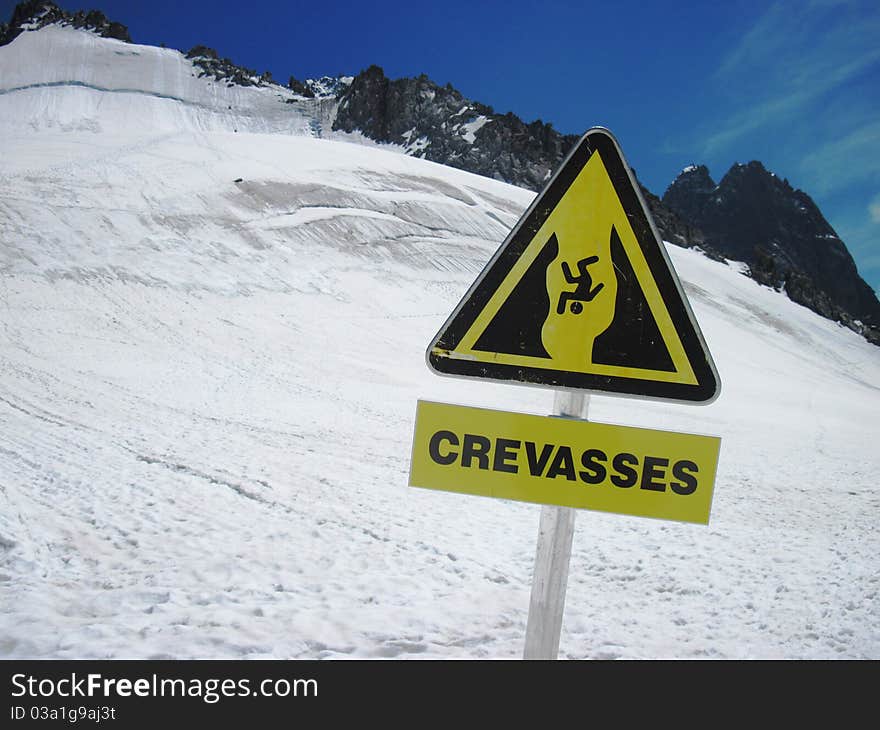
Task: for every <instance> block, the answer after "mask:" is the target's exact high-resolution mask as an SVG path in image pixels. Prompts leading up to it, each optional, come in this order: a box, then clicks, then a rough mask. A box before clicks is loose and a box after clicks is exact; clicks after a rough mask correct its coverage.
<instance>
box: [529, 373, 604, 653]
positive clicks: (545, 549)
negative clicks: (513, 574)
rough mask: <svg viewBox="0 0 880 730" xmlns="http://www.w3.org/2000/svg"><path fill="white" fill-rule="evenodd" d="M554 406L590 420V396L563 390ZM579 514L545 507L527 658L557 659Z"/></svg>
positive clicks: (559, 412) (556, 412)
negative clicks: (572, 545)
mask: <svg viewBox="0 0 880 730" xmlns="http://www.w3.org/2000/svg"><path fill="white" fill-rule="evenodd" d="M553 406H554V407H553V413H554V415H557V416H567V417H569V418H582V419H584V420H586V418H587V411H588V410H589V407H590V396H589V395H587V394H585V393H573V392H570V391H565V390H559V391H557V392H556V396H555V398H554V404H553ZM575 514H576V512H575V510H574V509H573V508H571V507H558V506H556V505H552V504H545V505H544V506H543V507H542V508H541V522H540V525H539V527H538V547H537V551H536V553H535V570H534V573H533V574H532V597H531V600H530V601H529V618H528V623H527V624H526V644H525V649H524V651H523V659H556V658H557V656H558V654H559V637H560V635H561V633H562V614H563V611H564V610H565V590H566V586H567V584H568V565H569V561H570V559H571V542H572V538H573V537H574V518H575Z"/></svg>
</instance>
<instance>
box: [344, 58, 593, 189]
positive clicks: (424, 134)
mask: <svg viewBox="0 0 880 730" xmlns="http://www.w3.org/2000/svg"><path fill="white" fill-rule="evenodd" d="M333 129H335V130H342V131H345V132H353V131H355V130H360V131H361V132H362V133H363V134H365V135H366V136H367V137H370V138H371V139H374V140H376V141H378V142H391V143H393V144H397V145H401V146H402V147H404V148H406V149H407V151H408V152H409V153H410V154H413V155H415V156H418V157H422V158H424V159H426V160H432V161H434V162H440V163H442V164H446V165H450V166H452V167H457V168H459V169H462V170H468V171H470V172H475V173H477V174H479V175H485V176H487V177H492V178H495V179H498V180H503V181H505V182H509V183H512V184H514V185H519V186H520V187H525V188H529V189H530V190H537V189H540V188H541V187H543V185H544V183H545V182H546V181H547V180H548V179H549V177H550V175H551V174H552V172H553V170H554V169H555V168H556V167H557V166H558V165H559V163H560V162H561V161H562V159H563V157H564V156H565V155H566V154H567V153H568V151H569V149H570V148H571V147H572V145H573V144H574V143H575V142H576V141H577V139H578V138H577V137H576V136H575V135H563V134H560V133H559V132H557V131H556V130H554V129H553V128H552V126H551V125H549V124H544V123H543V122H541V121H540V120H539V121H536V122H532V123H531V124H525V123H524V122H523V121H522V120H520V119H519V118H518V117H516V116H514V115H513V114H504V115H502V114H496V113H495V112H494V111H493V110H492V108H491V107H489V106H486V105H485V104H480V103H478V102H474V101H471V100H469V99H466V98H464V97H463V96H462V95H461V93H460V92H458V91H457V90H455V89H454V88H452V86H450V85H448V84H447V85H446V86H439V85H437V84H435V83H434V82H433V81H431V80H430V79H429V78H428V77H427V76H424V75H422V76H419V77H417V78H404V79H397V80H394V81H392V80H390V79H388V78H387V77H386V76H385V74H384V72H383V71H382V69H381V68H379V67H378V66H371V67H370V68H368V69H367V70H366V71H363V72H361V73H360V74H358V75H357V76H356V77H355V78H354V81H353V82H352V83H351V85H350V86H349V87H348V89H347V90H345V91H344V92H343V94H342V95H341V97H340V100H339V111H338V114H337V116H336V121H335V122H334V124H333Z"/></svg>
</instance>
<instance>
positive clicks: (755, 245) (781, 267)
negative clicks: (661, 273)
mask: <svg viewBox="0 0 880 730" xmlns="http://www.w3.org/2000/svg"><path fill="white" fill-rule="evenodd" d="M662 201H663V203H664V204H665V205H666V206H668V207H669V208H671V209H672V210H674V211H675V212H677V213H678V214H679V215H680V216H682V217H683V218H684V219H686V220H688V221H692V222H693V223H694V224H695V225H696V226H698V227H699V229H700V230H701V231H702V233H703V234H704V236H705V237H706V244H707V245H708V246H710V247H711V248H714V249H715V250H717V251H719V252H720V253H721V254H723V255H724V256H726V257H727V258H730V259H734V260H736V261H743V262H745V263H746V264H747V265H748V266H749V270H750V274H751V276H752V278H754V279H756V280H757V281H759V282H760V283H762V284H767V285H769V286H772V287H774V288H777V289H780V290H784V291H785V292H786V293H787V294H788V296H789V298H791V299H792V300H793V301H795V302H798V303H799V304H802V305H804V306H806V307H809V308H810V309H812V310H813V311H815V312H817V313H819V314H821V315H822V316H824V317H827V318H829V319H833V320H837V321H839V322H842V323H844V324H846V325H847V326H849V327H851V328H852V329H855V330H856V331H859V332H861V333H862V334H864V335H865V337H866V338H867V339H869V340H870V341H872V342H875V343H877V344H880V302H878V301H877V297H876V295H875V294H874V292H873V290H872V289H871V287H870V286H868V284H867V283H866V282H865V281H864V280H863V279H862V278H861V277H860V276H859V274H858V271H857V269H856V265H855V262H854V261H853V258H852V256H851V255H850V254H849V252H848V251H847V249H846V246H845V245H844V243H843V241H841V240H840V238H839V237H838V235H837V233H836V232H835V231H834V229H833V228H832V227H831V225H830V224H829V223H828V221H827V220H825V218H824V217H823V215H822V213H821V212H820V211H819V208H818V207H817V206H816V204H815V203H814V202H813V200H812V199H811V198H810V196H809V195H807V194H806V193H805V192H803V191H802V190H797V189H795V188H793V187H792V186H791V185H790V184H789V182H788V180H785V179H781V178H779V177H777V176H776V175H774V174H773V173H772V172H769V171H767V170H766V169H765V168H764V166H763V165H762V164H761V163H760V162H757V161H753V162H749V163H748V164H745V165H741V164H735V165H733V167H731V168H730V170H729V171H728V172H727V174H726V175H725V176H724V177H723V178H722V180H721V182H720V183H718V184H716V183H715V182H714V180H712V178H711V176H710V175H709V170H708V169H707V168H706V167H705V165H698V166H696V165H692V166H689V167H687V168H685V169H684V170H683V171H682V172H681V174H680V175H679V176H678V177H677V178H676V179H675V180H674V181H673V183H672V184H671V185H670V186H669V188H668V189H667V190H666V192H665V193H664V195H663V198H662ZM860 323H861V324H860Z"/></svg>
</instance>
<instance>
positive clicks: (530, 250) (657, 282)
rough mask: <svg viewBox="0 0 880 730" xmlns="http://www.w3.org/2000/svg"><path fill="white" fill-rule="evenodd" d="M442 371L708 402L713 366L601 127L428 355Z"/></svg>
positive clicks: (714, 380) (713, 387)
mask: <svg viewBox="0 0 880 730" xmlns="http://www.w3.org/2000/svg"><path fill="white" fill-rule="evenodd" d="M427 358H428V364H429V366H430V367H431V368H432V369H433V370H434V371H435V372H438V373H440V374H444V375H459V376H464V377H476V378H484V379H489V380H500V381H508V382H518V383H524V384H529V385H542V386H548V387H554V388H572V389H583V390H594V391H602V392H606V393H614V394H621V395H634V396H641V397H645V398H659V399H664V400H674V401H685V402H709V401H711V400H714V399H715V398H716V397H717V395H718V392H719V389H720V381H719V379H718V375H717V372H716V370H715V366H714V363H713V362H712V358H711V356H710V354H709V351H708V349H707V347H706V344H705V341H704V339H703V336H702V333H701V332H700V330H699V327H698V325H697V323H696V320H695V319H694V317H693V314H692V312H691V309H690V307H689V305H688V303H687V299H686V298H685V295H684V291H683V289H682V287H681V284H680V283H679V281H678V277H677V276H676V275H675V271H674V269H673V268H672V264H671V262H670V260H669V257H668V254H667V253H666V249H665V247H664V245H663V243H662V242H661V240H660V237H659V235H658V234H657V231H656V227H655V226H654V223H653V221H652V220H651V216H650V214H649V212H648V210H647V207H646V205H645V203H644V201H643V199H642V196H641V193H640V192H639V189H638V186H637V184H636V182H635V179H634V177H633V175H632V172H631V170H630V168H629V166H628V165H627V163H626V161H625V160H624V158H623V155H622V153H621V151H620V147H619V146H618V144H617V141H616V140H615V139H614V137H613V136H612V135H611V133H610V132H609V131H608V130H606V129H602V128H598V127H596V128H593V129H591V130H590V131H588V132H587V133H586V134H585V135H584V136H583V137H582V138H581V140H580V141H579V142H578V144H577V145H576V146H575V148H574V150H572V152H571V154H570V155H569V156H568V158H567V159H566V160H565V162H564V163H563V164H562V166H561V167H560V169H559V170H558V171H557V173H556V174H555V175H554V177H553V179H552V180H551V181H550V182H549V183H548V185H547V187H546V188H545V189H544V190H543V191H542V192H541V193H540V195H538V197H537V198H536V199H535V202H534V203H532V205H531V207H530V208H529V209H528V210H527V211H526V212H525V214H524V215H523V217H522V218H521V219H520V220H519V222H518V223H517V225H516V226H515V227H514V229H513V231H512V232H511V233H510V235H509V236H508V237H507V239H506V240H505V241H504V243H503V244H502V245H501V247H500V248H499V249H498V251H497V252H496V254H495V256H493V258H492V260H491V261H490V262H489V263H488V265H487V266H486V268H485V269H484V270H483V272H482V274H480V276H479V277H478V278H477V280H476V281H475V282H474V284H473V285H472V286H471V289H470V291H469V292H468V293H467V294H466V295H465V297H464V299H462V301H461V303H460V304H459V305H458V307H457V308H456V309H455V311H454V312H453V313H452V315H451V316H450V318H449V319H448V320H447V322H446V324H444V326H443V328H442V329H441V330H440V333H439V334H438V335H437V337H435V338H434V341H433V342H432V343H431V346H430V347H429V348H428V353H427Z"/></svg>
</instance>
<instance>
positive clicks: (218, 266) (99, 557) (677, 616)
mask: <svg viewBox="0 0 880 730" xmlns="http://www.w3.org/2000/svg"><path fill="white" fill-rule="evenodd" d="M59 48H60V49H63V53H62V52H61V51H60V50H58V49H59ZM125 50H128V51H136V52H138V53H139V54H141V55H140V56H138V57H137V58H135V57H131V58H128V57H120V61H119V65H113V64H111V65H110V66H107V67H104V66H101V65H100V63H102V62H101V61H100V59H104V58H108V57H109V55H108V54H116V53H117V51H125ZM55 53H58V54H60V55H59V56H58V60H53V59H55V58H56V57H55V56H53V54H55ZM174 53H175V52H171V51H166V50H164V49H148V48H146V47H142V46H129V45H126V44H119V43H117V42H116V41H112V40H106V39H97V38H95V37H94V36H92V35H90V34H88V33H85V32H82V31H74V30H71V29H63V30H61V29H57V28H47V29H44V30H41V31H37V32H33V33H25V34H23V35H22V36H20V37H19V38H18V39H16V40H15V41H14V42H13V43H12V44H11V45H10V46H8V47H5V48H0V85H2V89H0V161H2V162H0V656H4V657H62V658H85V657H119V658H147V657H177V658H185V657H247V658H261V657H280V658H314V657H328V658H333V657H337V658H338V657H401V658H424V657H473V658H479V657H493V658H495V657H501V658H507V657H510V658H514V657H518V656H519V655H520V654H521V651H522V646H523V636H524V628H525V621H526V618H527V611H528V602H529V590H530V581H531V570H532V565H533V560H534V549H535V538H536V534H537V524H538V515H539V512H540V507H538V506H536V505H529V504H521V503H512V502H505V501H500V500H489V499H481V498H477V497H467V496H462V495H456V494H446V493H434V492H429V491H425V490H417V489H409V488H408V487H406V483H407V474H408V469H409V453H410V446H411V438H412V426H413V417H414V413H415V404H416V400H417V399H418V398H423V399H431V400H439V401H446V402H452V403H462V404H468V405H476V406H485V407H491V408H498V409H508V410H517V411H523V412H530V413H547V412H549V411H550V409H551V407H552V400H553V396H552V393H551V392H549V391H542V390H537V389H529V388H519V387H515V386H510V385H498V384H479V383H476V384H475V383H470V382H465V381H461V380H453V379H444V378H438V377H436V376H433V375H432V374H430V373H429V372H428V370H427V368H426V366H425V363H424V349H425V347H426V345H427V344H428V342H429V340H430V338H431V337H432V336H433V335H434V334H435V332H436V331H437V329H438V328H439V326H440V325H441V324H442V322H443V321H444V320H445V318H446V316H447V315H448V314H449V312H450V311H451V310H452V308H453V307H454V306H455V304H456V303H457V302H458V300H459V298H460V296H461V295H462V294H463V293H464V292H465V291H466V290H467V288H468V286H469V285H470V283H471V282H472V281H473V279H474V278H475V276H476V274H477V273H478V271H479V270H480V269H481V268H482V266H483V265H484V264H485V262H486V261H487V260H488V259H489V257H490V256H491V254H492V253H493V251H494V250H495V248H496V247H497V245H498V244H499V243H500V242H501V241H502V240H503V238H504V236H505V234H506V232H507V230H509V228H510V227H511V226H512V225H513V223H514V222H515V221H516V220H517V218H518V216H519V214H520V213H521V212H522V211H523V210H524V208H525V207H526V206H527V205H528V203H529V202H530V201H531V199H532V194H531V193H529V192H527V191H523V190H519V189H516V188H513V187H511V186H507V185H504V184H502V183H499V182H495V181H492V180H488V179H485V178H480V177H477V176H474V175H471V174H468V173H465V172H461V171H458V170H454V169H451V168H446V167H443V166H440V165H436V164H433V163H428V162H424V161H422V160H418V159H413V158H410V157H406V156H403V155H400V154H390V153H388V152H387V151H383V150H380V149H376V148H371V147H367V146H358V145H353V144H346V143H343V142H338V141H328V140H321V139H314V138H312V137H311V135H312V134H313V131H314V129H313V126H311V125H310V124H309V119H308V115H307V114H305V113H303V114H300V113H299V112H298V111H297V104H284V103H283V102H278V106H277V108H278V109H280V110H281V111H279V112H278V116H273V114H274V113H275V112H274V111H269V110H271V109H276V107H274V106H273V104H275V100H273V99H272V98H270V97H271V94H272V93H275V92H270V91H266V90H254V89H251V90H241V89H226V88H225V87H224V88H222V89H221V88H217V89H215V90H214V91H215V92H216V94H217V98H216V99H213V100H212V99H211V98H210V97H209V96H203V95H202V94H203V93H204V94H207V93H208V92H206V91H205V85H206V84H208V82H207V81H206V80H204V79H202V80H198V83H197V81H196V80H193V81H192V82H191V83H192V86H188V84H190V82H188V81H186V74H187V73H189V72H188V71H187V68H186V66H185V65H182V64H183V61H181V60H180V57H179V54H177V55H176V56H175V55H174ZM34 54H42V55H41V56H35V55H34ZM78 54H79V55H78ZM74 57H76V58H80V60H79V61H77V62H76V63H74V62H73V61H72V60H71V59H72V58H74ZM36 58H44V59H48V60H46V62H45V63H36V62H35V59H36ZM96 59H97V60H96ZM128 62H130V63H131V64H133V65H132V66H131V70H129V71H126V72H125V73H124V74H123V72H122V71H120V70H119V69H120V68H122V64H123V63H128ZM141 63H142V64H143V65H140V64H141ZM171 66H175V67H177V68H178V70H179V73H177V72H175V73H177V75H176V76H175V74H174V73H172V72H171V71H169V70H168V68H169V67H171ZM25 67H27V68H25ZM126 75H127V77H126V78H123V76H126ZM134 78H138V79H142V81H141V82H139V83H140V86H138V90H137V91H130V89H132V88H134V86H133V85H132V79H134ZM189 78H192V77H189ZM71 79H73V80H75V81H77V82H82V84H88V87H87V86H85V85H78V84H73V85H71V84H70V83H67V82H68V81H70V80H71ZM148 80H149V83H148ZM62 82H63V83H62ZM48 84H54V85H48ZM115 84H119V85H115ZM199 84H201V85H199ZM25 87H27V88H25ZM123 88H124V89H129V91H120V90H119V89H123ZM102 89H104V90H102ZM148 90H149V93H146V92H147V91H148ZM246 92H247V93H246ZM212 93H214V92H212ZM231 94H240V95H241V96H240V97H239V103H238V105H232V104H227V106H230V105H232V106H234V107H236V108H240V109H245V110H251V111H246V112H241V113H236V114H237V116H235V118H234V119H232V118H231V117H229V115H227V116H224V113H223V108H222V107H223V104H224V103H226V102H227V101H229V100H230V99H231V98H232V97H231V96H228V95H231ZM270 102H271V103H270ZM264 103H265V110H266V111H265V113H264V107H263V106H262V105H263V104H264ZM229 111H230V110H229V109H227V112H229ZM282 112H283V113H284V114H288V113H289V115H288V116H283V114H282ZM147 115H150V116H147ZM227 117H229V118H227ZM242 120H244V121H242ZM248 120H249V121H248ZM246 122H247V123H246ZM230 125H233V126H232V129H230V128H229V127H230ZM249 125H250V126H249ZM233 129H237V130H238V131H237V132H234V131H233ZM622 142H623V144H624V148H625V143H626V140H622ZM636 162H637V161H636ZM239 179H240V182H236V181H237V180H239ZM669 251H670V254H671V256H672V259H673V262H674V264H675V267H676V270H677V271H678V273H679V276H680V278H681V279H682V280H683V282H684V285H685V289H686V290H687V292H688V295H689V297H690V301H691V304H692V306H693V308H694V310H695V314H696V316H697V319H698V320H699V322H700V325H701V327H702V329H703V332H704V335H705V336H706V339H707V342H708V345H709V347H710V349H711V351H712V353H713V356H714V358H715V361H716V364H717V366H718V369H719V372H720V375H721V378H722V381H723V384H724V385H723V391H722V395H721V397H720V398H719V399H718V401H716V402H715V403H714V404H713V405H711V406H708V407H694V406H685V405H681V406H677V405H668V404H659V403H648V402H640V401H637V400H630V399H614V398H606V397H599V396H596V397H594V398H593V399H592V404H591V411H590V413H591V418H594V419H595V420H599V421H605V422H610V423H622V424H631V425H639V426H645V427H656V428H664V429H669V430H683V431H689V432H697V433H709V434H716V435H720V436H721V437H722V439H723V440H722V447H721V461H720V465H719V472H718V477H717V483H716V489H715V498H714V501H713V509H712V518H711V522H710V525H709V526H708V527H702V526H695V525H685V524H679V523H672V522H662V521H656V520H649V519H642V518H635V517H625V516H620V515H609V514H601V513H593V512H586V511H584V512H580V513H579V514H578V517H577V528H576V534H575V538H574V547H573V555H572V562H571V572H570V579H569V587H568V598H567V602H566V614H565V621H564V625H563V634H562V640H561V655H562V656H564V657H570V658H599V657H602V658H606V657H608V658H610V657H616V658H651V657H660V658H672V657H705V656H709V657H730V658H739V657H755V658H775V657H785V658H826V657H827V658H869V659H871V658H880V609H878V602H877V590H878V588H880V563H878V560H877V555H878V554H880V538H878V536H877V531H876V524H877V518H878V516H880V493H878V486H877V480H876V474H877V473H878V467H880V454H878V448H877V443H878V436H880V428H878V417H877V414H878V412H880V349H878V348H876V347H873V346H871V345H868V344H867V343H865V342H864V341H863V340H862V339H860V338H859V337H858V336H856V335H855V334H854V333H852V332H851V331H849V330H847V329H845V328H842V327H838V326H837V325H835V324H833V323H831V322H828V321H827V320H824V319H822V318H820V317H818V316H817V315H814V314H813V313H811V312H809V311H808V310H806V309H804V308H802V307H799V306H797V305H794V304H793V303H792V302H790V301H789V300H788V299H787V298H786V297H784V296H783V295H781V294H779V293H777V292H774V291H771V290H769V289H766V288H763V287H760V286H758V285H757V284H756V283H755V282H754V281H752V280H751V279H748V278H746V277H745V276H743V275H742V274H741V273H740V272H739V271H738V268H737V267H736V266H735V265H725V264H720V263H718V262H714V261H711V260H709V259H707V258H705V257H703V256H701V255H700V254H699V253H698V252H695V251H691V250H683V249H679V248H676V247H674V246H670V247H669Z"/></svg>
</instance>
